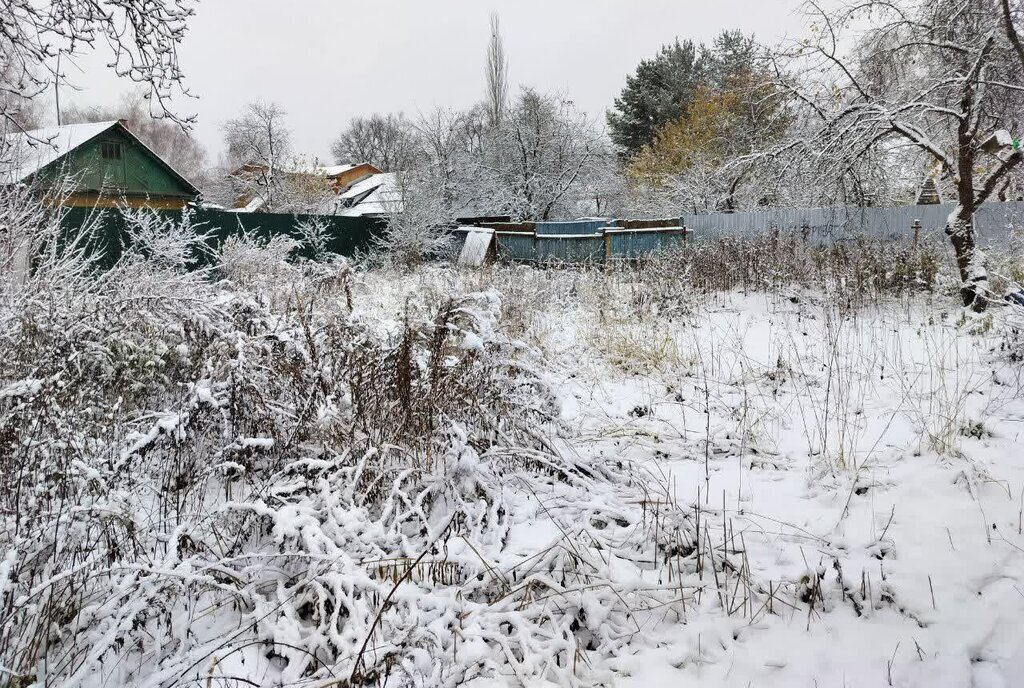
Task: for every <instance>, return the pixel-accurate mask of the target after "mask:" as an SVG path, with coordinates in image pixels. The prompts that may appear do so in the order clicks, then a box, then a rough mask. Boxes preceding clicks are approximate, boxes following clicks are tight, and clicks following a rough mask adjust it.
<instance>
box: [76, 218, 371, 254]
mask: <svg viewBox="0 0 1024 688" xmlns="http://www.w3.org/2000/svg"><path fill="white" fill-rule="evenodd" d="M62 212H63V216H62V219H61V223H62V227H63V230H64V236H65V240H67V238H69V237H72V236H74V235H76V234H77V233H78V231H79V230H80V228H82V227H86V226H91V227H93V228H94V231H93V232H92V234H91V235H90V236H89V239H88V243H87V245H86V250H87V251H88V252H89V254H90V255H92V256H94V257H95V259H96V263H97V265H98V266H99V267H100V268H101V269H108V268H110V267H111V266H113V265H114V264H115V263H116V262H117V261H118V259H119V258H120V257H121V255H122V253H123V252H124V248H125V247H126V246H127V245H128V244H129V241H130V239H129V236H130V235H129V232H128V231H127V223H126V219H125V216H124V213H123V212H122V211H121V210H119V209H93V208H68V209H63V210H62ZM145 212H154V213H156V214H157V215H158V216H160V217H161V218H167V219H171V220H174V221H180V220H181V219H182V212H183V211H180V210H153V211H150V210H147V211H145ZM184 212H188V213H190V214H191V221H192V224H193V227H195V229H196V231H197V233H199V234H200V235H203V236H204V237H205V244H206V246H207V248H208V249H209V250H208V251H204V252H200V253H201V254H202V255H199V256H197V259H198V260H197V263H196V265H195V267H202V266H205V265H209V264H210V263H211V262H212V260H213V257H214V256H215V255H216V253H217V252H218V251H219V249H220V247H221V246H222V245H223V244H224V242H225V241H226V240H227V239H228V238H229V237H231V236H239V235H242V234H248V235H250V236H253V237H255V238H257V239H261V240H267V239H270V238H272V237H275V236H287V237H291V238H293V239H296V240H297V241H299V242H300V243H299V246H298V247H296V249H295V251H294V252H293V253H292V257H293V258H312V257H313V254H314V251H315V248H314V247H313V246H311V245H310V244H309V243H308V242H304V241H303V239H304V238H305V237H304V235H303V232H302V230H301V227H302V225H303V224H305V223H312V222H315V221H319V222H321V223H322V224H323V225H324V226H325V231H324V236H325V238H326V241H325V246H324V248H325V250H326V251H328V252H330V253H336V254H338V255H341V256H346V257H352V256H354V255H356V254H357V253H359V252H365V251H367V250H368V249H370V248H371V247H372V246H373V243H374V240H375V239H376V238H377V237H379V236H380V235H381V233H382V232H383V230H384V221H383V220H380V219H377V218H365V217H337V216H334V215H292V214H283V213H233V212H230V211H226V210H218V209H212V208H195V209H190V210H187V211H184Z"/></svg>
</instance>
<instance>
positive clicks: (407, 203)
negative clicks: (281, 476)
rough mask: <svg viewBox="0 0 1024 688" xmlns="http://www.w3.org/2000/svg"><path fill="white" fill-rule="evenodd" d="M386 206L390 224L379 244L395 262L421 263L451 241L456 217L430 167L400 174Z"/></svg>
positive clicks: (387, 197)
mask: <svg viewBox="0 0 1024 688" xmlns="http://www.w3.org/2000/svg"><path fill="white" fill-rule="evenodd" d="M384 208H385V210H386V212H387V218H388V219H387V226H386V227H385V229H384V233H383V235H382V236H381V237H380V239H379V240H378V241H377V247H378V248H379V249H381V250H382V251H383V252H384V253H385V255H387V257H388V258H389V259H390V260H392V261H394V262H395V263H397V264H399V265H403V266H407V267H411V266H415V265H418V264H420V263H421V262H423V261H424V260H425V259H427V258H428V257H430V256H434V255H437V254H438V253H440V252H442V251H443V250H444V249H445V247H446V246H447V245H448V244H449V242H450V234H449V231H448V226H449V225H450V224H451V222H452V220H454V217H453V215H452V214H451V210H450V206H448V205H447V204H446V202H445V199H444V198H443V197H442V194H441V192H440V189H438V187H437V185H436V184H435V183H434V178H433V176H432V175H431V174H430V172H429V170H427V169H426V168H422V167H421V168H417V169H414V170H407V171H403V172H399V173H397V174H396V176H395V186H394V188H393V189H392V190H391V192H390V193H389V194H388V195H387V196H386V197H385V198H384Z"/></svg>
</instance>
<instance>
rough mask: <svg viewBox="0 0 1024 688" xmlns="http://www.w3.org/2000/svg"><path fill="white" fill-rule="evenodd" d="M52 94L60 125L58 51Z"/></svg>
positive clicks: (58, 53) (58, 52) (58, 124)
mask: <svg viewBox="0 0 1024 688" xmlns="http://www.w3.org/2000/svg"><path fill="white" fill-rule="evenodd" d="M53 96H54V100H56V101H57V126H58V127H59V126H60V125H61V121H60V51H59V50H58V51H57V72H56V74H55V76H54V78H53Z"/></svg>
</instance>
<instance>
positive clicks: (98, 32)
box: [0, 0, 194, 159]
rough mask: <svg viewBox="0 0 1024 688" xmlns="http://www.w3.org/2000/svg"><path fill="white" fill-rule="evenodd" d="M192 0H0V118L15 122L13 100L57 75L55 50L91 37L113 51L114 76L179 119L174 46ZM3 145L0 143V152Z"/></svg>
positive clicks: (17, 125)
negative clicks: (0, 61) (0, 65)
mask: <svg viewBox="0 0 1024 688" xmlns="http://www.w3.org/2000/svg"><path fill="white" fill-rule="evenodd" d="M192 5H193V2H192V0H117V1H114V0H4V3H3V11H2V15H3V19H2V21H0V47H2V49H3V55H4V59H5V69H4V70H3V71H2V72H0V94H2V95H3V96H4V97H0V108H2V109H0V121H2V122H3V123H4V126H5V127H6V128H8V129H15V130H20V129H22V126H21V122H20V121H19V112H21V103H22V102H23V100H24V99H33V98H35V97H37V96H40V95H41V94H43V93H46V92H48V91H49V89H50V88H52V87H53V86H54V85H55V84H59V83H61V82H63V81H64V75H63V73H62V72H61V70H60V68H59V66H58V65H59V62H60V56H61V55H64V56H74V55H78V54H80V53H81V52H82V51H83V50H85V49H91V48H92V47H94V46H96V45H97V44H98V43H106V44H107V45H109V46H110V48H111V49H112V51H113V57H112V60H111V62H110V64H111V66H112V67H113V69H114V71H115V72H116V73H117V75H118V76H120V77H123V78H127V79H130V80H131V81H134V82H137V83H140V84H143V85H145V87H146V89H147V94H148V96H149V98H150V99H151V100H152V102H153V103H154V104H155V110H156V111H158V112H159V113H160V114H161V115H162V116H165V117H169V118H170V119H171V120H173V121H175V122H177V123H179V124H188V123H190V122H191V121H192V119H193V118H192V117H181V116H179V115H177V114H175V112H174V110H173V109H172V108H171V100H172V98H173V97H174V96H175V95H180V94H186V93H187V90H186V88H185V85H184V75H183V73H182V71H181V68H180V67H179V64H178V46H179V45H180V44H181V41H182V39H183V38H184V36H185V31H186V25H187V22H188V20H189V19H190V18H191V17H192V15H193V13H194V10H193V7H192ZM2 154H3V151H2V150H0V159H2Z"/></svg>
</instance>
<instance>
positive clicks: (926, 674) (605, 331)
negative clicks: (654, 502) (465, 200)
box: [416, 271, 1024, 687]
mask: <svg viewBox="0 0 1024 688" xmlns="http://www.w3.org/2000/svg"><path fill="white" fill-rule="evenodd" d="M433 278H434V279H437V278H438V277H437V275H434V276H433ZM464 279H465V278H464ZM472 279H477V278H471V279H470V280H468V281H472ZM507 279H508V278H507V277H506V278H499V279H498V280H496V281H498V282H503V281H505V280H507ZM581 279H582V280H584V281H585V280H586V278H585V277H584V278H580V277H577V278H575V279H569V278H567V277H563V278H561V279H559V278H553V277H551V276H543V277H540V276H538V275H537V274H536V273H534V272H532V271H521V272H520V273H519V275H518V277H516V276H513V277H512V278H511V280H508V281H506V282H505V283H506V284H515V285H516V286H515V287H514V289H512V291H513V293H510V294H506V295H505V298H506V304H505V305H506V308H507V309H510V310H516V306H515V304H513V303H510V301H515V300H524V301H529V300H530V299H533V303H532V306H530V307H527V308H526V309H525V310H526V313H527V315H526V316H525V317H524V318H523V320H522V321H521V322H520V323H519V325H520V328H521V332H520V333H519V334H520V336H522V338H523V339H524V341H527V342H529V343H530V344H531V345H532V346H534V347H535V348H536V349H537V350H538V351H540V352H541V355H542V360H543V361H544V366H545V368H546V370H547V374H548V375H549V376H550V380H551V382H552V384H553V386H554V388H555V389H557V390H559V400H560V403H561V414H562V421H563V423H564V429H563V431H562V432H561V437H560V441H559V444H558V448H559V450H560V451H561V452H564V453H568V454H571V455H573V456H576V457H579V458H580V459H582V460H583V461H584V462H587V461H595V462H604V461H607V460H609V459H614V460H616V461H623V462H628V463H630V464H633V465H635V466H637V467H640V468H642V470H643V471H644V472H645V473H646V474H647V475H648V476H649V478H650V481H651V485H652V486H656V487H652V488H650V489H661V490H662V491H663V492H662V495H661V499H663V500H668V501H673V502H674V504H673V508H674V509H677V510H680V511H683V512H686V513H688V514H689V515H691V516H693V515H695V514H698V515H699V518H700V519H701V520H702V521H705V522H706V523H707V525H706V526H705V528H706V532H705V533H704V534H702V535H700V537H701V538H705V537H708V538H709V540H707V541H705V544H706V545H709V548H708V549H709V550H710V551H709V552H705V553H704V554H703V556H705V557H707V556H711V557H712V558H717V559H719V563H720V564H721V563H722V562H724V561H727V562H729V565H728V566H731V567H735V568H736V569H738V570H739V571H741V572H742V575H739V576H736V577H734V578H732V579H731V580H729V581H725V580H719V581H716V577H715V575H714V574H713V573H709V572H708V571H707V570H705V572H704V575H703V576H698V577H696V579H693V578H692V577H690V578H689V579H686V580H685V585H684V586H683V588H681V591H680V594H679V596H678V597H679V598H682V599H683V600H684V601H683V602H682V603H681V604H680V603H677V604H668V605H666V606H665V608H664V609H663V610H658V609H647V610H646V611H644V612H642V613H638V614H637V615H636V623H637V625H636V628H635V629H634V630H635V635H634V636H633V637H632V638H631V640H630V642H629V643H627V644H626V645H624V646H623V647H621V648H620V649H619V651H618V652H614V653H608V654H606V655H604V656H601V655H600V654H599V653H590V654H592V655H594V656H592V657H588V658H587V661H588V662H590V663H591V665H592V666H595V667H600V668H601V669H604V670H609V671H610V674H605V673H604V671H600V672H598V674H601V675H602V676H603V678H604V679H605V680H607V681H609V682H610V683H612V684H614V685H620V686H637V687H639V686H652V685H690V684H691V683H692V684H693V685H703V686H716V685H721V686H747V685H752V686H875V685H879V686H882V685H894V686H966V685H974V686H1014V685H1021V682H1022V681H1024V679H1022V678H1021V677H1024V631H1022V629H1024V622H1022V621H1021V619H1022V618H1024V535H1022V533H1021V526H1022V523H1021V518H1022V507H1024V394H1022V382H1024V378H1022V375H1021V374H1022V372H1024V368H1022V365H1021V363H1020V362H1019V361H1016V362H1015V361H1013V360H1011V356H1010V354H1009V352H1008V351H1007V350H1006V347H1005V342H1006V339H1005V330H1006V327H1007V322H1006V321H1007V319H1008V318H1009V317H1011V314H1008V313H1007V312H1006V311H1004V310H998V309H997V310H996V311H995V312H993V313H992V314H991V315H990V316H987V317H985V318H982V319H980V320H978V319H968V318H965V317H964V316H963V315H962V311H961V309H960V308H958V307H957V305H956V303H955V301H954V300H953V299H949V298H947V297H943V296H929V295H911V296H902V297H885V298H882V299H880V300H878V301H873V302H871V303H869V304H866V305H863V306H860V307H857V308H851V309H847V310H843V309H840V308H837V307H836V306H835V305H832V304H831V303H829V302H826V301H823V300H821V299H817V298H815V295H814V294H813V293H810V294H807V293H801V294H794V293H788V292H787V293H785V294H771V295H768V294H749V295H741V294H717V295H715V296H712V297H694V299H693V301H692V304H691V305H690V307H688V308H684V309H682V310H679V309H677V310H676V311H675V312H668V313H666V312H664V309H659V308H658V307H649V306H647V305H644V304H642V303H638V301H637V299H636V298H635V295H636V290H635V289H634V288H633V287H632V286H631V285H629V284H622V283H617V284H615V283H613V284H612V286H610V287H609V286H607V285H606V286H600V285H598V284H597V282H600V281H601V279H600V278H597V279H596V281H595V283H594V284H589V285H588V284H585V283H583V284H581V282H580V281H581ZM442 281H444V280H442ZM574 282H575V284H574ZM610 282H614V281H610ZM524 285H525V286H524ZM420 286H422V285H420ZM420 286H417V287H416V288H420ZM473 286H482V285H479V284H477V285H473ZM488 286H491V287H492V288H497V289H498V290H499V292H500V290H501V286H500V285H498V286H497V287H495V286H494V285H488ZM531 288H533V289H534V291H532V292H531ZM524 294H525V295H527V296H525V297H524ZM538 302H541V303H540V304H538ZM519 310H523V309H522V308H521V307H520V308H519ZM669 310H670V309H669ZM549 498H550V499H556V498H557V497H556V496H555V495H554V494H552V495H550V496H549V495H545V494H544V493H543V492H539V493H538V494H537V495H536V499H537V501H538V503H540V504H544V503H545V502H546V501H547V500H548V499H549ZM539 520H541V521H543V519H539ZM693 522H695V519H694V520H691V523H693ZM515 532H516V531H515V530H513V533H515ZM521 532H522V533H525V534H527V535H524V536H523V539H522V543H521V547H522V552H521V553H522V555H524V556H525V555H526V554H527V553H528V551H529V549H530V548H542V549H543V548H547V547H548V546H551V545H553V544H555V543H558V542H561V541H564V540H565V539H566V538H567V537H568V534H567V533H565V532H563V531H557V530H556V531H555V532H553V533H552V532H547V530H546V529H544V528H540V527H538V523H536V522H534V521H527V522H525V523H522V524H521ZM569 539H571V538H569ZM513 541H515V538H514V537H513ZM659 556H662V557H663V556H664V553H663V552H662V553H660V554H659ZM650 568H651V578H650V580H648V581H647V582H648V583H650V584H652V585H654V584H668V583H669V581H668V580H666V579H665V578H664V574H665V572H664V569H657V570H656V568H655V567H654V566H651V567H650ZM612 571H613V572H614V571H615V568H614V567H612ZM621 575H622V579H621V581H619V582H620V583H621V584H622V585H623V587H624V588H631V587H632V586H634V585H635V580H633V577H634V576H636V575H637V571H636V569H635V568H634V567H632V566H624V567H623V569H622V570H621ZM659 576H660V579H659V578H658V577H659ZM583 654H584V655H587V654H588V653H587V652H586V651H584V653H583ZM593 680H596V678H595V679H593ZM481 685H484V683H481ZM510 685H515V681H512V682H510Z"/></svg>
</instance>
